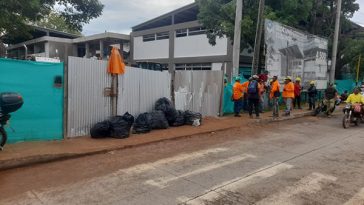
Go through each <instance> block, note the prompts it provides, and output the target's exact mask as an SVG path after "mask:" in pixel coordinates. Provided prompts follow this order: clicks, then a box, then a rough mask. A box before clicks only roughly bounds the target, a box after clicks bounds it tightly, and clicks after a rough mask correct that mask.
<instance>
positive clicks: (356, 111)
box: [343, 104, 364, 129]
mask: <svg viewBox="0 0 364 205" xmlns="http://www.w3.org/2000/svg"><path fill="white" fill-rule="evenodd" d="M343 112H344V117H343V127H344V128H345V129H347V128H349V127H350V124H351V123H353V124H354V125H356V126H359V124H360V123H361V122H363V121H364V115H363V113H362V105H361V104H354V105H352V104H347V105H346V106H345V108H344V110H343Z"/></svg>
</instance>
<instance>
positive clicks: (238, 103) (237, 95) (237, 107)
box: [232, 77, 244, 117]
mask: <svg viewBox="0 0 364 205" xmlns="http://www.w3.org/2000/svg"><path fill="white" fill-rule="evenodd" d="M243 91H244V89H243V86H242V84H241V83H240V78H239V77H237V78H235V83H234V85H233V96H232V100H233V101H234V113H235V117H241V115H240V111H241V109H242V108H243Z"/></svg>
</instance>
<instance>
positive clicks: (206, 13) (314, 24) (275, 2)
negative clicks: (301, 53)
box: [196, 0, 359, 48]
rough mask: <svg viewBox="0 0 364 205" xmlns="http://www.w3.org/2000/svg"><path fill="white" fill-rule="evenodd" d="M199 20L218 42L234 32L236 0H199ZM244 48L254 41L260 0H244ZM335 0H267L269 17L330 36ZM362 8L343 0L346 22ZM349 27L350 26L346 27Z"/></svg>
mask: <svg viewBox="0 0 364 205" xmlns="http://www.w3.org/2000/svg"><path fill="white" fill-rule="evenodd" d="M196 2H197V4H198V6H199V8H200V13H199V15H198V18H199V21H200V22H201V23H202V24H203V25H204V26H205V27H206V29H207V30H208V38H209V42H210V43H211V44H212V45H214V44H215V43H216V38H217V37H222V36H224V35H226V36H227V37H229V38H230V39H233V36H234V21H235V18H234V13H235V2H236V0H196ZM243 4H244V11H243V21H242V46H243V47H242V48H247V47H248V46H252V45H254V44H253V42H254V36H255V29H256V22H257V13H258V1H257V0H243ZM335 10H336V8H335V1H333V0H266V9H265V18H268V19H271V20H275V21H278V22H281V23H283V24H285V25H288V26H291V27H295V28H298V29H302V30H306V31H311V32H312V33H313V34H316V35H320V36H327V37H329V36H330V35H331V33H332V31H333V29H334V24H335ZM357 10H359V5H358V4H357V3H355V0H344V1H343V18H344V22H346V23H344V24H343V25H346V26H347V25H349V24H348V23H347V22H348V21H349V20H348V19H349V18H350V17H352V16H353V14H354V12H356V11H357ZM343 29H346V27H343Z"/></svg>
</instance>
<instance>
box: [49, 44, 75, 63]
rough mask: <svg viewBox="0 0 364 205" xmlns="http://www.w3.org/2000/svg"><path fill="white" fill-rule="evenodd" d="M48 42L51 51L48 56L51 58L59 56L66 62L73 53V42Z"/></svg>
mask: <svg viewBox="0 0 364 205" xmlns="http://www.w3.org/2000/svg"><path fill="white" fill-rule="evenodd" d="M48 44H49V53H48V55H47V57H49V58H55V57H59V58H60V60H61V61H62V62H65V61H67V57H68V56H72V55H73V48H72V44H68V43H58V42H48ZM46 50H47V49H46ZM56 50H57V51H58V53H57V52H56Z"/></svg>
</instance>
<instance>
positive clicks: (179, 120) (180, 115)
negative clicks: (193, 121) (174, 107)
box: [172, 110, 185, 127]
mask: <svg viewBox="0 0 364 205" xmlns="http://www.w3.org/2000/svg"><path fill="white" fill-rule="evenodd" d="M184 124H185V112H184V111H182V110H178V111H177V117H176V120H175V121H174V123H173V125H172V126H173V127H179V126H183V125H184Z"/></svg>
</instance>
